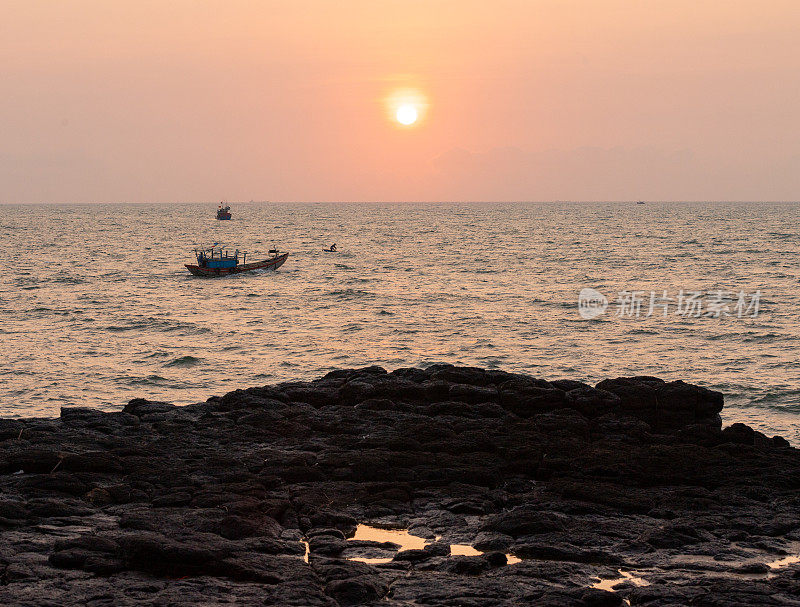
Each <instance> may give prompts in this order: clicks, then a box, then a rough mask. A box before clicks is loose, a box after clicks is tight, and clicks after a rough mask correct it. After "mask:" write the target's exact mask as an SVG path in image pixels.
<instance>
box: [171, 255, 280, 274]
mask: <svg viewBox="0 0 800 607" xmlns="http://www.w3.org/2000/svg"><path fill="white" fill-rule="evenodd" d="M287 257H289V254H288V253H284V254H282V255H278V256H277V257H271V258H269V259H265V260H263V261H254V262H253V263H243V264H240V265H238V266H236V267H235V268H201V267H200V266H198V265H196V264H188V263H187V264H186V269H187V270H189V272H191V273H192V274H194V275H195V276H202V277H204V278H216V277H218V276H228V275H230V274H241V273H242V272H252V271H253V270H277V269H278V268H280V267H281V266H282V265H283V264H284V263H285V262H286V258H287Z"/></svg>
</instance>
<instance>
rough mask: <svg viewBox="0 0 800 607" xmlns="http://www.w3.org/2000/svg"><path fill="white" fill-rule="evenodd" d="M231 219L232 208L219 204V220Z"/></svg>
mask: <svg viewBox="0 0 800 607" xmlns="http://www.w3.org/2000/svg"><path fill="white" fill-rule="evenodd" d="M230 218H231V207H230V205H227V204H226V205H225V206H224V207H223V206H222V203H221V202H220V203H219V208H218V209H217V219H230Z"/></svg>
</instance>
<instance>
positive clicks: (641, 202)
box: [636, 200, 644, 204]
mask: <svg viewBox="0 0 800 607" xmlns="http://www.w3.org/2000/svg"><path fill="white" fill-rule="evenodd" d="M636 204H644V200H640V201H639V202H637V203H636Z"/></svg>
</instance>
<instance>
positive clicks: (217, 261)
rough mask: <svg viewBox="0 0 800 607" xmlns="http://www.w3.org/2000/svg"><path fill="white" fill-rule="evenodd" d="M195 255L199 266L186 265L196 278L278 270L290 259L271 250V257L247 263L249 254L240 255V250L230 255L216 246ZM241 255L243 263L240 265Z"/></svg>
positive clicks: (284, 254) (197, 250) (198, 251)
mask: <svg viewBox="0 0 800 607" xmlns="http://www.w3.org/2000/svg"><path fill="white" fill-rule="evenodd" d="M194 254H195V257H197V264H188V263H187V264H185V265H186V269H187V270H189V272H191V273H192V274H194V275H195V276H204V277H216V276H228V275H229V274H239V273H241V272H250V271H252V270H277V269H278V268H280V267H281V266H282V265H283V264H284V262H285V261H286V258H287V257H289V254H288V253H281V252H279V251H278V249H270V251H269V254H270V255H271V257H268V258H267V259H263V260H261V261H252V262H250V263H246V262H247V253H240V252H239V249H236V251H235V252H234V253H230V252H229V251H228V250H227V249H225V248H223V247H219V248H218V247H217V246H216V245H214V246H212V247H210V248H208V249H195V250H194ZM240 255H241V263H239V257H240Z"/></svg>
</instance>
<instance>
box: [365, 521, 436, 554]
mask: <svg viewBox="0 0 800 607" xmlns="http://www.w3.org/2000/svg"><path fill="white" fill-rule="evenodd" d="M350 539H351V540H366V541H369V542H392V543H393V544H398V545H399V546H400V550H399V551H402V550H421V549H422V548H424V547H425V546H427V545H428V541H427V540H426V539H425V538H424V537H419V536H416V535H411V534H410V533H409V532H408V530H407V529H379V528H378V527H370V526H369V525H359V526H358V527H356V534H355V535H354V536H353V537H351V538H350ZM399 551H398V552H399ZM389 560H391V559H389Z"/></svg>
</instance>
